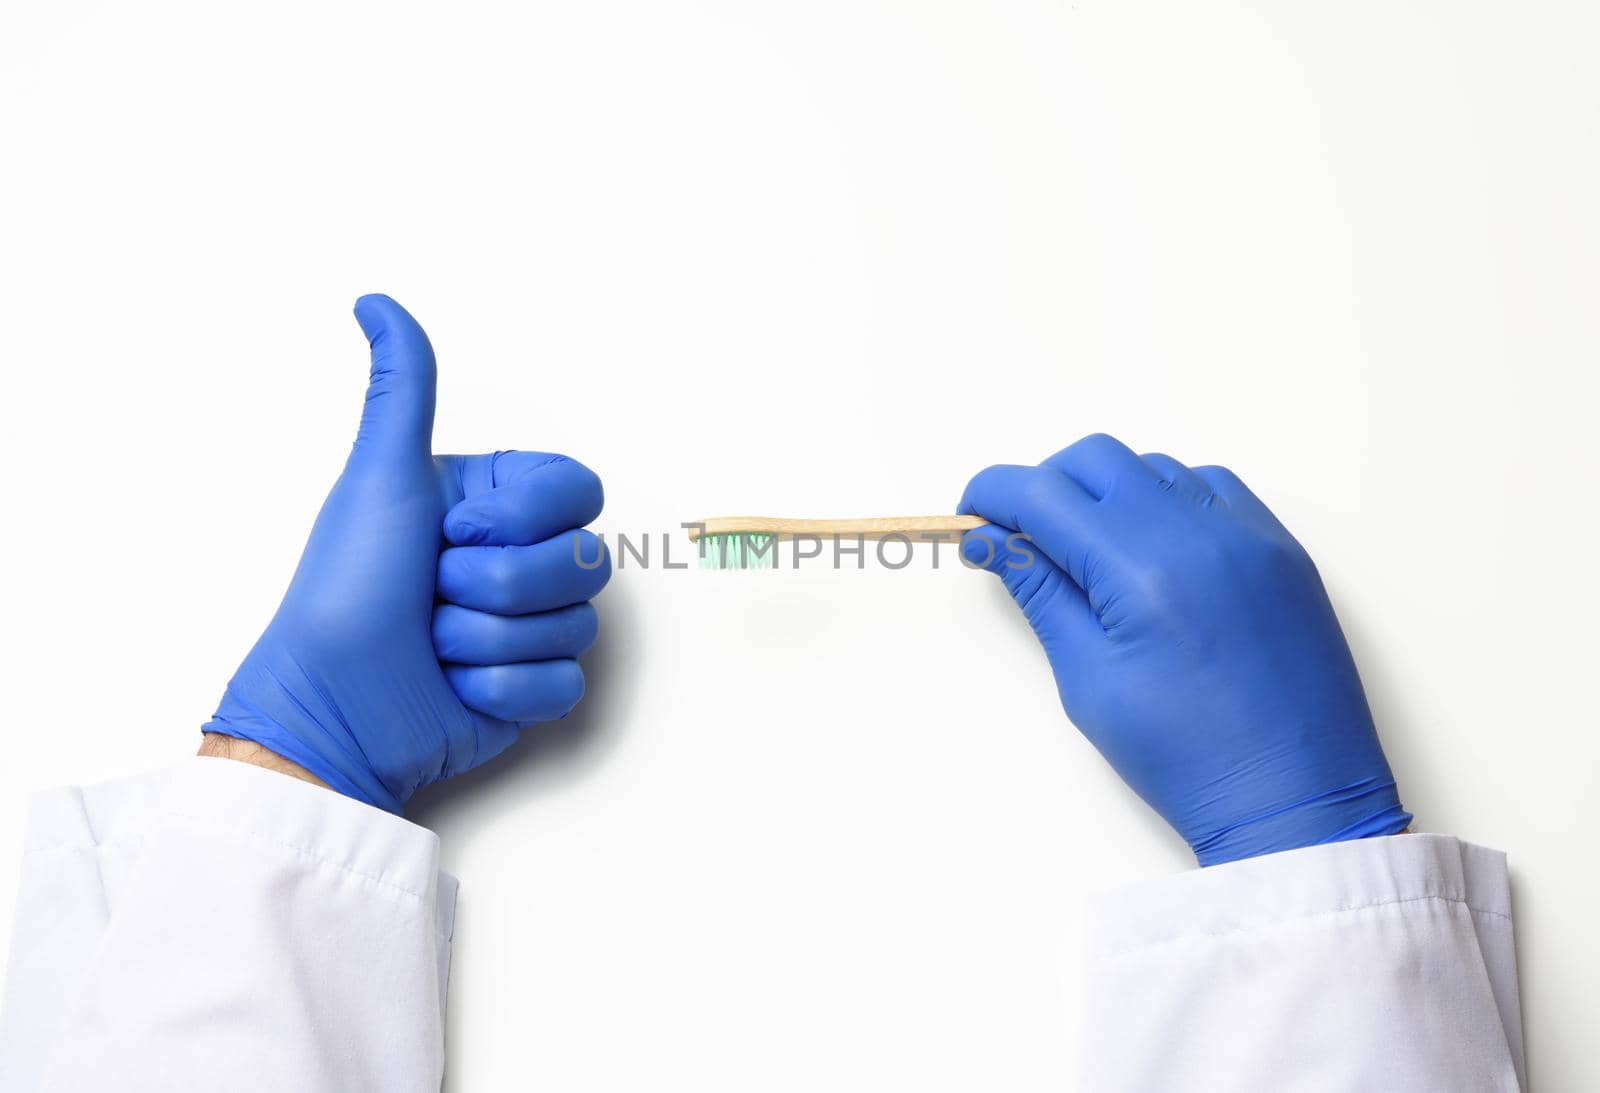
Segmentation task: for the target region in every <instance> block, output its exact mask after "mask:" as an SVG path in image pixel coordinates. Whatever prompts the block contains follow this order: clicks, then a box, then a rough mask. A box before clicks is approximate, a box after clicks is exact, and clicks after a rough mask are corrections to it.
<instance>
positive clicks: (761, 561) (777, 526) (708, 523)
mask: <svg viewBox="0 0 1600 1093" xmlns="http://www.w3.org/2000/svg"><path fill="white" fill-rule="evenodd" d="M985 523H987V521H985V520H984V519H983V518H982V517H981V516H869V517H865V518H858V519H846V520H791V519H786V518H782V517H774V516H711V517H707V518H706V519H704V520H700V521H697V522H695V523H692V524H685V525H684V526H685V527H686V528H687V529H688V531H689V541H690V542H691V543H699V544H700V551H699V553H700V564H701V566H703V567H705V568H708V569H771V568H773V566H774V565H775V564H776V562H777V557H778V548H777V543H778V541H780V540H784V539H814V540H816V541H818V542H829V541H833V540H834V539H838V540H839V541H841V542H843V541H846V540H858V539H889V538H895V539H904V540H906V541H907V542H918V541H921V542H951V541H954V540H957V539H959V538H961V535H962V533H963V532H968V531H971V530H972V529H973V528H976V527H982V526H983V525H984V524H985ZM702 540H704V542H702Z"/></svg>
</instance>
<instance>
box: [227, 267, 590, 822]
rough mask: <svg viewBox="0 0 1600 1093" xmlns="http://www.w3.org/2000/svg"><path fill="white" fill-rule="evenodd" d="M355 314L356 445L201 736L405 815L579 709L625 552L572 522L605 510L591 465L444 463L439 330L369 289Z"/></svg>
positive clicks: (529, 456)
mask: <svg viewBox="0 0 1600 1093" xmlns="http://www.w3.org/2000/svg"><path fill="white" fill-rule="evenodd" d="M356 320H357V321H358V322H359V323H360V324H361V329H362V330H363V331H365V333H366V335H367V339H368V341H369V342H370V343H371V346H372V376H371V380H370V383H369V386H368V388H367V398H366V407H365V409H364V410H363V412H362V416H361V428H360V431H359V432H358V433H357V435H356V442H355V447H354V449H353V450H352V451H351V453H350V458H349V461H348V462H347V463H346V464H345V468H344V473H343V474H341V475H340V476H339V480H338V481H337V482H336V483H334V487H333V492H332V493H330V494H329V495H328V500H327V501H326V502H325V503H324V504H323V506H322V512H321V513H320V515H318V517H317V521H316V525H315V526H314V527H313V528H312V530H311V538H310V541H309V542H307V543H306V548H305V553H304V554H303V555H302V556H301V559H300V566H299V568H298V569H297V570H296V571H295V575H294V580H293V582H292V583H291V584H290V586H289V591H288V592H287V593H286V594H285V595H284V598H283V603H282V605H281V606H280V607H279V608H278V613H277V614H276V615H275V616H274V617H273V619H272V622H271V624H270V625H269V626H268V627H267V630H266V632H265V633H264V634H262V635H261V639H260V640H259V641H258V642H257V643H256V645H255V648H254V649H252V650H251V651H250V654H249V656H247V657H246V658H245V660H244V663H243V664H241V665H240V666H239V670H238V672H237V673H235V675H234V677H233V679H232V680H231V681H230V682H229V684H228V689H227V692H226V693H225V694H224V695H223V698H222V704H221V706H219V707H218V709H217V712H216V715H215V716H214V717H213V718H212V719H211V721H210V722H209V723H207V724H206V725H205V727H204V731H205V732H209V733H222V734H225V735H227V736H234V737H239V738H241V739H245V740H253V741H255V742H256V743H258V744H261V745H262V746H264V747H266V748H268V749H270V750H271V751H274V752H276V753H277V754H279V755H281V756H283V757H284V758H286V759H289V760H291V761H292V762H294V763H298V764H299V765H300V766H302V767H304V768H305V769H306V770H308V771H310V772H311V773H313V774H315V775H317V776H318V777H319V778H321V779H322V780H323V781H325V782H327V783H328V784H329V785H330V786H332V787H333V788H334V789H337V790H339V791H340V792H341V793H345V794H347V795H349V796H351V797H355V798H357V799H359V800H362V801H366V802H368V803H369V804H373V805H377V806H378V807H380V808H385V809H388V810H389V811H391V812H399V811H400V807H401V805H402V804H404V803H405V801H406V800H407V799H408V798H409V797H410V796H411V795H412V794H413V793H414V792H416V790H417V789H418V788H419V787H421V786H424V785H427V784H428V783H429V782H435V781H438V780H439V779H442V778H448V777H450V776H451V775H455V774H460V773H461V772H462V771H465V770H469V769H470V768H472V767H475V766H477V765H478V764H480V763H482V762H484V761H485V760H487V759H489V758H490V757H491V756H494V755H496V754H498V753H499V752H501V751H503V750H505V749H506V748H507V747H509V746H510V745H511V743H512V741H514V740H516V738H517V735H518V733H519V731H520V730H522V729H524V728H526V727H528V726H529V725H531V724H533V723H535V722H539V721H552V720H555V719H558V718H561V717H564V716H566V714H567V713H568V711H570V710H571V709H572V708H573V706H574V705H576V704H577V702H578V699H579V698H580V697H582V695H583V672H582V670H581V669H580V668H579V667H578V662H577V660H576V659H575V658H576V657H577V656H578V655H579V654H580V653H582V652H583V651H584V650H585V649H587V648H588V646H589V645H590V643H591V642H592V641H593V640H594V636H595V613H594V608H593V607H592V606H591V605H590V604H589V603H588V600H589V599H590V598H591V597H593V596H594V595H595V594H596V593H597V592H599V591H600V589H601V587H602V586H603V585H604V584H605V583H606V580H607V578H608V577H609V576H610V574H611V563H610V559H609V557H608V556H607V555H606V552H605V548H604V545H603V544H602V543H600V542H599V541H598V539H597V538H596V537H595V536H594V535H592V534H591V533H589V532H587V531H577V530H573V529H575V528H578V527H580V526H581V525H583V524H586V523H588V522H589V521H590V520H593V519H594V518H595V517H596V516H597V515H599V513H600V505H601V499H602V495H601V488H600V480H599V479H598V478H596V477H595V475H594V473H593V472H592V471H590V470H589V469H588V468H586V467H584V466H583V465H582V464H580V463H576V462H574V461H572V460H570V459H567V458H565V457H563V456H559V455H546V454H544V453H540V452H496V453H495V454H493V455H469V456H438V457H435V456H434V455H433V454H432V434H433V406H434V359H433V348H432V347H431V346H430V345H429V344H428V338H427V335H426V334H424V333H423V332H422V328H421V327H420V326H418V325H417V322H416V320H415V319H413V318H412V317H411V316H410V315H408V314H407V313H406V312H405V310H404V309H403V308H401V306H400V305H399V304H397V303H395V302H394V301H393V300H391V299H389V298H388V297H387V296H363V297H362V298H361V299H360V300H358V301H356Z"/></svg>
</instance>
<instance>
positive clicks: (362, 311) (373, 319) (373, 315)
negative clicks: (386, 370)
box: [355, 292, 398, 344]
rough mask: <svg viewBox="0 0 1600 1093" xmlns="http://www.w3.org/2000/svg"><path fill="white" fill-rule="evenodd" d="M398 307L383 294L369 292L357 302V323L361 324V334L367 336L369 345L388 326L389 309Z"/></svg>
mask: <svg viewBox="0 0 1600 1093" xmlns="http://www.w3.org/2000/svg"><path fill="white" fill-rule="evenodd" d="M397 306H398V305H397V304H396V303H395V302H394V300H393V299H392V298H391V297H388V296H385V295H384V294H383V293H381V292H369V293H367V294H366V295H365V296H362V297H361V298H360V299H358V300H357V301H356V306H355V313H356V322H357V323H359V324H361V333H363V334H365V335H366V336H367V342H368V343H369V344H370V343H371V342H374V341H376V340H377V338H378V335H379V334H380V333H382V332H383V330H384V328H385V327H386V326H388V316H387V314H386V312H387V311H388V309H389V308H392V307H397Z"/></svg>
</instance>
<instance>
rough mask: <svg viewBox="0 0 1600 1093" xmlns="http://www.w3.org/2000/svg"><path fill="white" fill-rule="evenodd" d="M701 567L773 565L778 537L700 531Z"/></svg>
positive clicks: (746, 567) (776, 553)
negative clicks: (715, 533)
mask: <svg viewBox="0 0 1600 1093" xmlns="http://www.w3.org/2000/svg"><path fill="white" fill-rule="evenodd" d="M698 545H699V548H700V568H701V569H776V568H777V567H778V540H777V538H776V537H775V536H772V535H745V534H738V535H702V536H701V537H700V542H699V544H698Z"/></svg>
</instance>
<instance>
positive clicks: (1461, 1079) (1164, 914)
mask: <svg viewBox="0 0 1600 1093" xmlns="http://www.w3.org/2000/svg"><path fill="white" fill-rule="evenodd" d="M1090 923H1091V926H1090V939H1089V968H1090V972H1089V978H1088V996H1087V999H1086V1003H1085V1007H1086V1008H1085V1013H1086V1022H1087V1028H1086V1035H1085V1037H1084V1056H1083V1059H1084V1075H1083V1088H1084V1089H1086V1090H1094V1091H1095V1093H1101V1091H1117V1090H1140V1091H1144V1090H1163V1091H1165V1090H1177V1089H1182V1090H1186V1091H1204V1090H1228V1091H1230V1093H1238V1091H1252V1090H1261V1091H1266V1090H1273V1091H1277V1090H1290V1089H1293V1090H1319V1091H1320V1090H1329V1091H1333V1090H1371V1089H1404V1090H1408V1091H1424V1093H1426V1091H1434V1090H1438V1091H1441V1093H1443V1091H1448V1093H1476V1091H1479V1090H1517V1089H1521V1088H1523V1086H1524V1082H1525V1077H1524V1070H1523V1058H1522V1019H1521V1015H1520V1005H1519V1000H1518V995H1517V977H1516V958H1515V954H1514V950H1513V947H1512V934H1511V899H1510V888H1509V884H1508V881H1507V874H1506V862H1505V856H1504V855H1503V854H1500V853H1497V852H1495V851H1491V850H1485V849H1483V848H1482V847H1477V846H1472V845H1469V844H1466V843H1462V842H1460V841H1458V840H1456V839H1453V838H1450V837H1447V836H1443V835H1397V836H1393V837H1391V838H1384V839H1362V840H1357V841H1352V842H1343V843H1335V844H1332V845H1328V846H1315V847H1308V848H1306V849H1304V850H1294V851H1288V852H1286V853H1282V854H1272V855H1268V856H1266V857H1261V858H1253V859H1249V860H1246V861H1240V862H1233V863H1230V864H1227V865H1220V866H1215V867H1212V868H1210V869H1203V870H1199V871H1196V872H1192V873H1185V874H1182V875H1179V876H1176V877H1170V878H1166V879H1163V880H1160V881H1156V882H1152V883H1148V884H1143V885H1139V886H1136V887H1134V888H1130V889H1126V890H1123V891H1120V892H1116V893H1113V894H1111V895H1109V896H1107V897H1104V898H1103V899H1101V900H1099V901H1098V902H1097V904H1096V905H1095V906H1094V907H1092V908H1091V912H1090Z"/></svg>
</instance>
